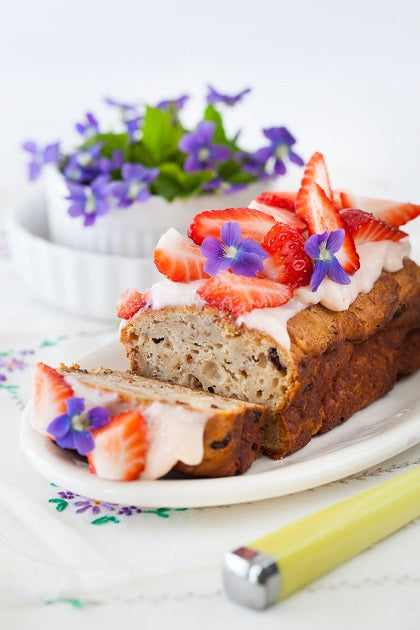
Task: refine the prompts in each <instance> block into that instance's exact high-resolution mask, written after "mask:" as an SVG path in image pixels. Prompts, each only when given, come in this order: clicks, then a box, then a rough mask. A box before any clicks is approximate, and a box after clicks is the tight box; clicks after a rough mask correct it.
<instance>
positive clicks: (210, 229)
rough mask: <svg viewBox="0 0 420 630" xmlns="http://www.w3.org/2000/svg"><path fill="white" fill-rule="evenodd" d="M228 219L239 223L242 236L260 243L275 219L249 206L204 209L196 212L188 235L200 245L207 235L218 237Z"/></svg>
mask: <svg viewBox="0 0 420 630" xmlns="http://www.w3.org/2000/svg"><path fill="white" fill-rule="evenodd" d="M228 221H235V222H237V223H239V225H240V228H241V232H242V237H243V238H252V239H253V240H254V241H257V243H261V241H262V240H263V238H264V236H265V235H266V234H267V232H268V230H269V229H270V228H272V227H273V225H274V224H275V222H276V220H275V219H274V217H272V216H270V215H269V214H267V213H265V212H260V211H259V210H252V209H250V208H226V210H206V211H205V212H200V214H197V215H196V216H195V217H194V219H193V220H192V221H191V223H190V227H189V228H188V236H189V237H190V238H191V239H192V240H193V241H194V243H196V244H197V245H201V243H202V242H203V241H204V239H205V238H206V237H208V236H212V237H213V238H219V236H220V228H221V227H222V226H223V225H224V224H225V223H227V222H228Z"/></svg>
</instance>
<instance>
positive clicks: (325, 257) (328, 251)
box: [304, 228, 351, 291]
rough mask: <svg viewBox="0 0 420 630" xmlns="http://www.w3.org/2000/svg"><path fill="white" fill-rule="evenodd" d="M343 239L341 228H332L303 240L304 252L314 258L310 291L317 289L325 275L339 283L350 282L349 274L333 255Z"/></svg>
mask: <svg viewBox="0 0 420 630" xmlns="http://www.w3.org/2000/svg"><path fill="white" fill-rule="evenodd" d="M343 241H344V230H342V229H341V228H340V229H338V230H332V232H330V233H329V234H328V230H325V232H324V233H323V234H313V235H312V236H310V237H309V238H308V239H307V241H305V245H304V249H305V252H306V253H307V254H308V256H310V257H311V258H313V259H314V260H315V268H314V271H313V274H312V277H311V282H310V284H311V287H312V291H316V290H317V289H318V287H319V285H320V284H321V282H322V281H323V279H324V278H325V276H328V277H329V278H331V280H332V281H333V282H338V283H339V284H350V282H351V280H350V278H349V276H348V275H347V273H346V272H345V271H344V269H343V268H342V266H341V265H340V263H339V262H338V260H337V258H336V257H335V256H334V254H335V253H336V252H338V250H339V249H340V248H341V246H342V244H343Z"/></svg>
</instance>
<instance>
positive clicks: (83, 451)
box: [47, 398, 109, 455]
mask: <svg viewBox="0 0 420 630" xmlns="http://www.w3.org/2000/svg"><path fill="white" fill-rule="evenodd" d="M66 410H67V413H65V414H62V415H61V416H58V417H57V418H55V419H54V420H53V421H52V422H50V424H49V425H48V427H47V432H48V433H49V434H50V435H52V436H53V437H54V438H55V441H56V443H57V444H58V446H60V447H61V448H70V449H75V450H76V451H77V452H78V453H79V455H87V454H88V453H90V452H91V451H93V449H94V448H95V441H94V439H93V436H92V433H91V431H92V430H95V429H100V428H102V427H104V426H106V425H107V424H108V423H109V411H108V410H107V409H105V408H104V407H94V408H93V409H89V411H87V412H86V411H85V402H84V399H83V398H68V399H67V400H66Z"/></svg>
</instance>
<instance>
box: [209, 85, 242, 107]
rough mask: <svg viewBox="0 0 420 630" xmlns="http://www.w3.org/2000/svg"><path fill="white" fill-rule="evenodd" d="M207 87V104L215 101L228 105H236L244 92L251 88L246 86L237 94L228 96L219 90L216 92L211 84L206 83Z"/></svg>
mask: <svg viewBox="0 0 420 630" xmlns="http://www.w3.org/2000/svg"><path fill="white" fill-rule="evenodd" d="M207 88H208V92H207V97H206V98H207V103H208V104H209V105H214V104H215V103H224V104H225V105H229V106H230V107H232V106H233V105H236V103H239V101H241V100H242V99H243V97H244V96H245V94H248V93H249V92H250V91H251V88H246V89H245V90H242V92H239V93H238V94H234V95H232V96H229V95H228V94H222V93H221V92H218V91H217V90H215V89H214V88H213V87H212V86H211V85H208V86H207Z"/></svg>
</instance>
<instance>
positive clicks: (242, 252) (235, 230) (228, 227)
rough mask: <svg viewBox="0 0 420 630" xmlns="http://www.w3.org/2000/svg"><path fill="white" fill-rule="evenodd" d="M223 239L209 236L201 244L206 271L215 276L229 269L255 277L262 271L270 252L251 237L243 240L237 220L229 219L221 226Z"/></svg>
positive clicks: (241, 274) (242, 274)
mask: <svg viewBox="0 0 420 630" xmlns="http://www.w3.org/2000/svg"><path fill="white" fill-rule="evenodd" d="M220 238H221V240H219V239H217V238H214V237H212V236H207V237H206V238H205V239H204V241H203V242H202V244H201V253H202V254H203V256H205V257H206V258H207V260H206V262H205V264H204V271H205V272H206V273H208V274H209V276H215V275H216V274H217V273H218V272H219V271H228V270H229V269H231V270H232V271H233V273H236V274H238V275H240V276H248V277H250V278H255V276H256V275H257V272H258V271H262V270H263V267H264V264H263V261H264V259H265V258H268V254H267V252H266V251H264V249H263V248H262V247H261V245H259V244H258V243H257V242H256V241H254V240H252V239H251V238H245V239H244V240H242V232H241V227H240V225H239V223H238V222H237V221H228V222H227V223H225V224H224V225H222V227H221V228H220Z"/></svg>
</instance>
